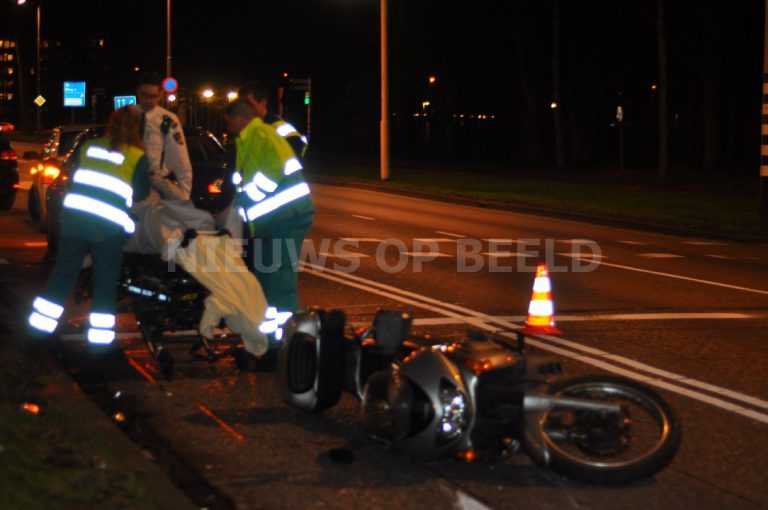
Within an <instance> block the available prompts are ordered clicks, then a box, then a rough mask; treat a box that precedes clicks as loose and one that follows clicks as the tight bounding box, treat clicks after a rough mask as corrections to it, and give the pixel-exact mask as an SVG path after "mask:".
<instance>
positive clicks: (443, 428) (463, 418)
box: [438, 379, 469, 441]
mask: <svg viewBox="0 0 768 510" xmlns="http://www.w3.org/2000/svg"><path fill="white" fill-rule="evenodd" d="M440 405H441V413H442V417H441V419H440V424H439V429H438V435H439V437H441V438H442V439H444V440H446V441H451V440H453V439H455V438H457V437H459V436H461V435H462V434H463V433H464V431H465V429H466V427H467V423H468V422H469V413H468V411H467V399H466V397H465V396H464V394H463V393H462V392H461V391H459V389H458V388H456V386H454V385H453V384H451V383H450V382H448V381H447V380H445V379H443V381H442V382H441V384H440Z"/></svg>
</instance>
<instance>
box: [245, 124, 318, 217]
mask: <svg viewBox="0 0 768 510" xmlns="http://www.w3.org/2000/svg"><path fill="white" fill-rule="evenodd" d="M235 143H236V146H237V159H236V168H237V169H238V170H237V171H236V172H235V173H234V175H233V184H235V186H237V190H238V197H237V204H238V205H239V206H240V211H241V215H242V216H243V218H244V219H246V220H247V221H255V220H257V219H259V218H261V217H263V216H266V215H267V214H269V213H271V212H273V211H276V210H278V209H281V208H283V207H285V206H290V205H296V204H298V203H299V202H300V201H301V200H303V201H304V202H306V203H307V205H309V206H310V207H311V201H310V199H309V186H307V183H306V182H304V178H303V176H302V173H301V169H302V166H301V163H300V162H299V160H298V158H297V157H296V155H295V154H294V152H293V150H292V149H291V147H290V146H289V145H288V142H286V141H285V140H284V139H283V138H282V137H281V136H280V135H279V134H278V133H277V132H276V131H275V129H274V128H272V127H271V126H269V125H268V124H265V123H264V121H262V120H261V119H259V118H255V119H253V120H252V121H251V122H250V123H249V124H248V125H247V126H246V127H245V128H244V129H243V130H242V131H241V132H240V135H239V136H238V137H237V140H236V141H235ZM305 197H306V198H305Z"/></svg>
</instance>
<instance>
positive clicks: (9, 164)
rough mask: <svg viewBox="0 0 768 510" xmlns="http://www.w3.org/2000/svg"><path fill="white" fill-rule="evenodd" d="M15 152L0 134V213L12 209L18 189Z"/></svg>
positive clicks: (17, 169) (17, 166)
mask: <svg viewBox="0 0 768 510" xmlns="http://www.w3.org/2000/svg"><path fill="white" fill-rule="evenodd" d="M17 160H18V156H17V155H16V151H14V150H13V148H12V147H11V142H10V141H9V140H8V137H6V136H5V135H4V134H3V133H0V211H7V210H9V209H10V208H11V207H13V202H14V201H15V200H16V191H17V190H18V189H19V163H18V161H17Z"/></svg>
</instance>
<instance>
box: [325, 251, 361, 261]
mask: <svg viewBox="0 0 768 510" xmlns="http://www.w3.org/2000/svg"><path fill="white" fill-rule="evenodd" d="M318 257H330V258H332V259H365V258H369V257H370V255H366V254H365V253H356V252H351V251H346V252H344V253H343V254H341V255H336V254H334V253H327V252H321V253H318Z"/></svg>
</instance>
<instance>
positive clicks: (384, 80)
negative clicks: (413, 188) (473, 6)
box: [380, 0, 768, 181]
mask: <svg viewBox="0 0 768 510" xmlns="http://www.w3.org/2000/svg"><path fill="white" fill-rule="evenodd" d="M766 1H768V0H766ZM380 9H381V124H380V126H381V127H380V130H381V180H382V181H387V180H389V73H388V71H387V0H381V7H380Z"/></svg>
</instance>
